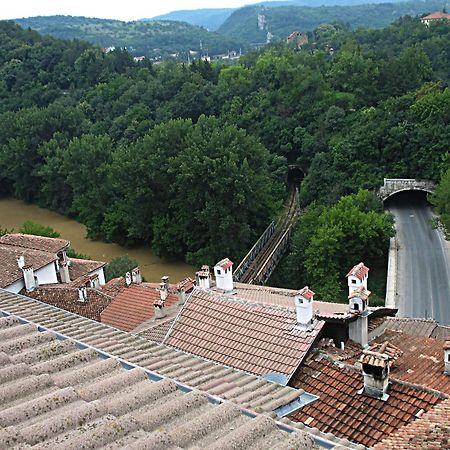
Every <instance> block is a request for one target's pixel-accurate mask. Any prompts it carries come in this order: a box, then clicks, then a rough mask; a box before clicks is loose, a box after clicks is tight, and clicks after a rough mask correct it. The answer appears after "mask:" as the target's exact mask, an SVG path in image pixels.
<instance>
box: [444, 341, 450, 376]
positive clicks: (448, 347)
mask: <svg viewBox="0 0 450 450" xmlns="http://www.w3.org/2000/svg"><path fill="white" fill-rule="evenodd" d="M444 366H445V368H444V373H446V374H447V375H450V341H445V344H444Z"/></svg>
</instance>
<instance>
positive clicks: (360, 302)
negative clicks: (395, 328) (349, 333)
mask: <svg viewBox="0 0 450 450" xmlns="http://www.w3.org/2000/svg"><path fill="white" fill-rule="evenodd" d="M370 294H371V292H370V291H368V290H367V289H366V288H365V287H364V286H363V285H361V286H359V287H358V288H356V289H354V290H353V292H351V293H350V295H349V296H348V300H349V306H350V309H352V310H353V311H360V312H361V313H363V312H364V311H367V307H368V306H369V297H370Z"/></svg>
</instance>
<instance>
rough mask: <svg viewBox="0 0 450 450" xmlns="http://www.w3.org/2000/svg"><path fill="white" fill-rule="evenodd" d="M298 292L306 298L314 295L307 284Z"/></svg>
mask: <svg viewBox="0 0 450 450" xmlns="http://www.w3.org/2000/svg"><path fill="white" fill-rule="evenodd" d="M298 294H299V295H301V296H302V297H303V298H306V299H307V300H309V299H311V298H313V297H314V295H316V294H315V293H314V292H313V291H312V290H311V289H310V288H309V287H308V286H305V287H304V288H303V289H300V290H299V291H298Z"/></svg>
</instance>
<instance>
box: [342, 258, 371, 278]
mask: <svg viewBox="0 0 450 450" xmlns="http://www.w3.org/2000/svg"><path fill="white" fill-rule="evenodd" d="M369 270H370V269H369V268H368V267H366V266H365V265H364V263H362V262H360V263H359V264H357V265H356V266H354V267H353V268H352V269H351V270H350V272H349V273H348V274H347V275H346V277H350V276H353V277H356V278H358V279H359V280H361V281H362V279H363V278H364V277H365V276H366V275H367V274H368V273H369Z"/></svg>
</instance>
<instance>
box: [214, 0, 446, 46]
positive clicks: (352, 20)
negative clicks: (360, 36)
mask: <svg viewBox="0 0 450 450" xmlns="http://www.w3.org/2000/svg"><path fill="white" fill-rule="evenodd" d="M299 3H300V2H299ZM305 3H306V2H305ZM325 3H326V2H325V1H320V2H318V7H311V6H312V5H311V3H310V2H308V6H280V7H277V8H270V7H267V6H261V5H257V6H247V7H245V8H240V9H238V10H236V11H235V12H234V13H233V14H231V16H230V17H228V19H227V20H226V21H225V22H224V23H223V24H222V25H221V26H220V28H219V29H218V32H219V33H221V34H223V35H225V36H229V37H233V39H238V40H240V41H242V42H244V43H246V44H247V45H248V44H254V43H264V42H266V37H267V32H270V33H271V34H272V35H273V40H274V41H284V40H285V39H286V38H287V37H288V36H289V35H290V34H291V33H292V32H293V31H313V30H314V29H315V28H317V27H319V26H320V25H322V24H329V23H335V22H338V23H340V24H348V25H349V26H350V27H351V28H358V27H367V28H381V27H385V26H388V25H389V24H390V23H391V22H392V21H393V20H395V19H397V18H399V17H401V16H403V15H406V14H409V15H412V16H414V15H416V14H423V13H427V12H430V11H437V10H440V9H441V8H442V1H441V0H427V1H426V2H424V1H421V0H412V1H401V2H389V3H379V4H376V3H378V2H371V4H365V5H364V4H359V5H351V6H320V5H324V4H325ZM335 3H337V2H335ZM258 14H263V15H264V16H265V18H266V26H265V27H264V29H262V30H261V29H260V28H258Z"/></svg>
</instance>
